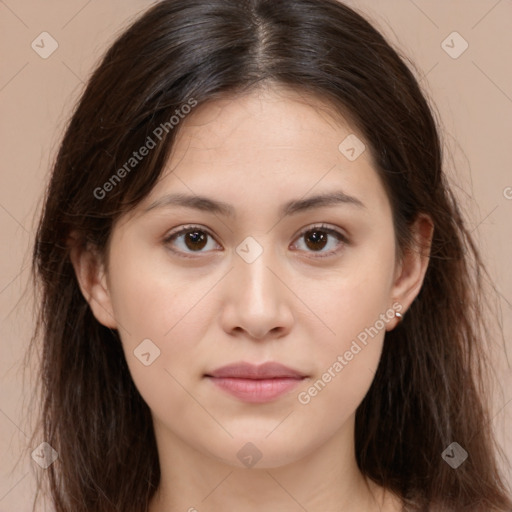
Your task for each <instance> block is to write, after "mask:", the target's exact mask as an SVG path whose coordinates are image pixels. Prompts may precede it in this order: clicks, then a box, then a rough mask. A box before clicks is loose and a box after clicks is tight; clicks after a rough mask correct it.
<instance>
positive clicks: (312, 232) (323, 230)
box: [299, 224, 348, 258]
mask: <svg viewBox="0 0 512 512" xmlns="http://www.w3.org/2000/svg"><path fill="white" fill-rule="evenodd" d="M332 236H334V237H336V238H337V239H338V243H335V244H331V245H334V249H331V250H330V251H323V252H322V249H323V248H324V247H326V246H327V245H328V244H329V238H332ZM302 239H305V240H306V244H305V245H306V247H307V248H308V249H311V250H312V251H309V252H315V253H321V255H320V256H315V257H318V258H325V257H327V256H332V255H333V254H336V253H337V252H338V251H339V250H340V248H339V246H342V245H344V244H348V239H347V237H346V236H345V235H344V234H343V233H341V232H339V231H337V230H335V229H332V228H329V227H328V226H326V225H324V224H321V225H319V226H313V227H311V228H308V229H306V230H304V231H302V233H301V234H300V235H299V240H302ZM307 252H308V251H307Z"/></svg>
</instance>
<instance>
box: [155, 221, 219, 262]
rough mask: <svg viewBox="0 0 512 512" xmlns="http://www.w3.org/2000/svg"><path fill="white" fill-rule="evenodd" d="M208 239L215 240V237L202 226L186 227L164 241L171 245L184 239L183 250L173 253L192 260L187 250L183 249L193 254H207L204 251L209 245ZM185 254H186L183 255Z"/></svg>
mask: <svg viewBox="0 0 512 512" xmlns="http://www.w3.org/2000/svg"><path fill="white" fill-rule="evenodd" d="M208 238H211V239H212V240H213V236H212V235H211V234H210V233H209V232H208V231H206V230H205V229H203V228H202V227H201V226H185V227H183V228H182V229H180V230H179V231H177V232H174V233H171V234H170V235H169V236H167V237H166V238H165V239H164V243H165V244H171V242H173V241H174V240H179V239H182V242H183V243H182V244H179V245H181V248H180V249H178V250H177V251H175V250H174V249H171V250H172V251H173V252H175V253H177V254H178V255H180V256H183V257H184V258H190V257H192V256H187V255H186V253H187V250H183V247H185V248H186V249H189V250H190V251H191V252H205V251H203V250H202V249H203V248H204V247H206V246H207V245H208ZM181 253H184V254H181Z"/></svg>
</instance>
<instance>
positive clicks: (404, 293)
mask: <svg viewBox="0 0 512 512" xmlns="http://www.w3.org/2000/svg"><path fill="white" fill-rule="evenodd" d="M411 231H412V235H413V242H412V247H410V248H407V249H405V252H404V255H403V258H402V260H401V261H400V262H399V263H398V265H397V269H396V272H395V278H394V283H393V288H392V290H391V297H392V298H393V300H394V301H395V302H398V303H399V304H401V306H402V309H401V310H400V313H401V314H402V315H404V314H405V312H406V311H407V309H409V307H410V305H411V304H412V302H413V301H414V299H415V298H416V297H417V295H418V294H419V293H420V290H421V287H422V285H423V280H424V278H425V273H426V271H427V267H428V263H429V261H430V248H431V244H432V236H433V234H434V223H433V221H432V219H431V218H430V217H429V216H428V215H426V214H420V215H418V217H417V219H416V220H415V222H414V224H413V225H412V226H411ZM398 322H399V320H398V319H396V321H394V322H389V323H388V326H387V329H386V330H392V329H393V328H394V327H396V325H397V324H398Z"/></svg>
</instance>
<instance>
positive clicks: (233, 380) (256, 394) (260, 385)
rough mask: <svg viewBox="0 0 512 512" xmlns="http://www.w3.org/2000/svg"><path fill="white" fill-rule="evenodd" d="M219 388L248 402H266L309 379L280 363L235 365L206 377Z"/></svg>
mask: <svg viewBox="0 0 512 512" xmlns="http://www.w3.org/2000/svg"><path fill="white" fill-rule="evenodd" d="M205 376H206V377H207V378H209V379H210V380H211V381H212V382H213V383H214V384H215V385H217V386H218V387H220V388H221V389H222V390H224V391H226V392H228V393H230V394H231V395H233V396H235V397H237V398H239V399H240V400H243V401H244V402H252V403H263V402H270V401H271V400H275V399H276V398H277V397H279V396H281V395H283V394H284V393H286V392H288V391H290V390H291V389H293V388H294V387H296V386H297V385H298V384H299V383H300V382H301V381H302V380H303V379H304V378H305V377H306V376H305V375H303V374H301V373H300V372H299V371H297V370H294V369H292V368H288V367H287V366H284V365H282V364H279V363H272V362H269V363H264V364H261V365H259V366H255V365H252V364H249V363H244V362H242V363H235V364H231V365H228V366H223V367H222V368H218V369H217V370H214V371H213V372H211V373H209V374H207V375H205Z"/></svg>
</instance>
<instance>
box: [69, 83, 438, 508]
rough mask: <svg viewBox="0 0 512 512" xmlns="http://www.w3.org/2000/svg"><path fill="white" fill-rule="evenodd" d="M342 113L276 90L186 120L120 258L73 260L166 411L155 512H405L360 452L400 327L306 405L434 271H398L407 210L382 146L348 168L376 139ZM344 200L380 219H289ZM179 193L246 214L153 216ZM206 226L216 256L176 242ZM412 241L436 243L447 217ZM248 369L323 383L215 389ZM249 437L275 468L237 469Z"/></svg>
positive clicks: (317, 213)
mask: <svg viewBox="0 0 512 512" xmlns="http://www.w3.org/2000/svg"><path fill="white" fill-rule="evenodd" d="M329 110H330V111H331V112H332V107H328V106H327V105H326V104H324V103H322V101H321V99H319V98H315V97H312V96H308V97H305V96H303V95H300V94H299V93H297V92H293V91H292V90H289V89H285V88H283V87H277V86H273V87H271V88H260V89H258V90H257V91H253V92H251V93H246V94H245V95H239V96H236V97H230V98H227V99H222V100H216V101H215V102H210V103H207V104H205V105H201V106H198V107H197V108H196V109H194V110H193V111H192V113H191V114H189V115H188V116H187V118H186V119H185V120H184V121H181V122H182V125H181V126H180V131H179V133H178V138H177V141H176V144H175V146H174V149H173V152H172V155H171V158H170V161H169V163H168V165H167V167H166V169H165V170H164V172H163V174H162V178H161V179H160V180H159V181H158V183H157V184H156V186H155V187H154V189H153V190H152V191H151V193H150V195H149V196H148V197H147V198H146V199H145V200H144V201H143V202H142V203H141V204H140V205H138V206H137V207H136V208H135V209H134V210H132V211H131V212H129V214H126V215H125V216H124V217H122V218H121V219H120V220H119V222H117V223H116V224H115V226H114V229H113V232H112V237H111V240H110V244H109V247H108V252H107V255H106V259H105V260H104V261H102V259H101V258H100V257H98V256H96V255H95V253H94V252H93V251H92V250H87V251H80V250H78V249H73V251H72V261H73V264H74V267H75V270H76V273H77V277H78V279H79V282H80V286H81V289H82V293H83V294H84V296H85V297H86V299H87V300H88V302H89V304H90V307H91V309H92V311H93V313H94V315H95V317H96V318H97V319H98V321H99V322H101V323H102V324H104V325H106V326H108V327H111V328H115V329H118V331H119V333H120V336H121V340H122V343H123V348H124V352H125V356H126V359H127V362H128V365H129V369H130V372H131V375H132V377H133V380H134V382H135V385H136V386H137V388H138V390H139V392H140V393H141V395H142V397H143V398H144V400H145V401H146V402H147V404H148V406H149V407H150V409H151V411H152V417H153V422H154V429H155V435H156V439H157V445H158V450H159V457H160V466H161V471H162V479H161V485H160V487H159V490H158V492H157V494H156V496H155V498H154V500H153V501H152V503H151V506H150V512H163V511H166V512H169V511H171V512H173V511H176V512H177V511H189V512H193V511H195V510H197V511H198V512H202V511H212V512H217V511H225V510H240V511H244V512H255V511H261V510H263V509H265V508H266V507H265V505H267V506H268V504H269V503H271V504H272V507H271V508H272V510H279V511H285V512H295V511H302V510H308V511H309V512H317V511H318V512H320V511H322V512H326V511H332V512H334V511H336V512H340V511H343V512H356V511H358V512H359V511H361V510H365V511H369V512H372V511H377V510H380V511H399V510H400V509H401V506H400V503H399V500H398V499H397V498H396V497H395V496H393V495H392V494H391V493H389V492H388V491H385V490H384V489H382V488H380V487H378V486H377V485H376V484H374V483H372V482H370V481H367V479H366V478H364V477H363V475H362V474H361V473H360V471H359V470H358V468H357V465H356V459H355V451H354V441H353V436H354V417H355V411H356V409H357V407H358V405H359V404H360V403H361V401H362V400H363V398H364V396H365V394H366V392H367V391H368V388H369V386H370V384H371V382H372V379H373V377H374V372H375V370H376V368H377V365H378V362H379V358H380V355H381V350H382V344H383V340H384V335H385V331H389V330H392V329H394V328H395V327H396V325H397V322H398V319H396V318H393V319H391V320H388V321H386V322H385V326H384V328H382V329H380V330H379V331H378V334H377V335H376V336H374V337H373V338H369V341H368V344H367V345H366V346H364V348H363V349H362V350H361V351H360V352H358V353H357V355H355V356H354V357H353V358H352V359H351V360H350V361H347V364H346V366H344V367H343V370H342V371H341V372H339V373H338V374H336V376H335V377H334V378H332V379H331V381H330V382H329V383H328V384H327V385H326V386H325V387H324V388H323V389H322V390H321V392H318V393H317V394H316V396H314V397H312V398H311V400H310V401H309V403H307V404H303V403H301V402H300V401H299V400H298V394H299V393H300V392H301V391H307V390H308V389H309V388H310V387H311V385H312V384H313V383H315V382H317V381H318V379H320V378H322V375H323V374H324V373H325V372H326V371H327V370H328V368H330V367H332V366H333V363H334V362H335V361H336V360H337V357H338V355H343V354H345V352H346V351H347V350H349V349H350V347H351V343H352V341H353V340H355V339H356V337H357V335H358V334H359V333H361V332H362V331H364V329H365V328H366V327H369V326H374V325H375V323H376V321H377V320H378V319H379V315H381V314H383V313H385V312H386V311H387V310H389V309H390V308H392V305H393V304H396V303H398V304H399V305H400V306H401V312H402V313H405V311H406V310H407V309H408V307H409V306H410V304H411V302H412V301H413V300H414V298H415V297H416V296H417V294H418V292H419V290H420V288H421V285H422V282H423V279H424V275H425V271H426V268H427V264H428V251H427V253H425V252H424V253H423V254H421V253H420V251H419V250H412V251H407V252H406V253H405V256H404V258H403V259H402V260H401V261H397V260H396V259H395V249H396V247H395V238H394V229H393V223H392V212H391V206H390V203H389V200H388V198H387V195H386V192H385V190H384V188H383V185H382V183H381V181H380V179H379V177H378V175H377V173H376V171H375V168H374V166H373V163H372V159H371V155H370V152H369V150H368V149H367V150H366V151H364V152H363V153H362V154H361V155H360V156H359V157H358V158H357V159H356V160H354V161H349V160H348V159H347V158H346V157H345V156H344V155H343V154H342V153H341V152H340V150H339V149H338V146H339V144H340V142H341V141H343V140H344V139H345V137H346V136H347V135H349V134H356V136H357V137H358V138H359V139H360V140H362V141H364V137H363V136H362V135H361V134H360V133H359V132H358V131H357V130H356V129H355V128H354V127H353V126H351V125H350V124H349V123H348V122H347V121H344V122H343V120H342V119H336V120H335V119H334V118H333V117H331V116H330V115H329V114H328V111H329ZM367 148H368V145H367ZM125 179H129V177H128V178H125ZM333 190H343V191H344V192H345V193H346V194H349V195H351V196H355V197H356V198H358V199H359V200H360V201H361V202H362V203H364V207H357V206H355V205H352V204H337V205H334V206H322V207H319V208H315V209H313V210H310V211H305V212H300V213H297V214H294V215H290V216H288V217H282V216H281V217H280V216H279V215H278V208H279V206H280V205H281V204H282V203H284V202H286V201H289V200H292V199H299V198H304V197H305V196H307V197H310V196H311V195H314V194H317V193H322V192H332V191H333ZM171 192H181V193H184V194H191V195H194V194H196V195H201V196H207V197H210V198H213V199H217V200H220V201H223V202H226V203H229V204H230V205H232V207H233V208H234V210H235V212H236V216H235V217H233V218H230V217H224V216H222V215H220V214H213V213H211V212H205V211H199V210H193V209H189V208H185V207H176V206H175V207H167V208H165V207H162V208H154V209H152V210H150V211H148V212H145V213H144V210H145V208H147V207H148V206H149V205H150V204H151V203H153V201H155V200H157V199H159V198H161V197H162V196H164V195H165V194H168V193H171ZM319 223H325V224H327V225H328V227H329V228H332V229H335V230H337V231H338V232H340V233H341V234H344V235H345V236H346V237H347V239H348V242H347V243H344V242H343V241H339V240H338V239H337V238H336V236H335V235H329V239H328V242H327V245H326V246H325V247H322V245H321V244H318V242H317V245H312V246H311V245H310V246H308V244H307V242H308V239H310V238H311V236H309V238H308V235H307V233H306V234H304V233H303V231H305V230H306V229H310V228H311V227H312V226H316V225H317V224H319ZM189 224H193V225H197V226H198V227H199V228H201V229H202V230H203V231H205V230H206V232H207V233H210V234H211V237H208V238H207V244H206V246H201V248H200V249H199V252H198V251H197V250H196V252H194V248H195V247H196V246H194V245H193V244H190V243H189V244H188V245H187V244H186V238H185V236H184V235H182V236H181V237H178V238H177V239H174V241H171V242H167V243H166V242H164V238H165V237H166V235H169V234H171V232H173V231H177V230H178V229H176V228H180V227H183V226H186V225H189ZM413 231H414V235H415V240H416V241H417V242H418V243H422V244H424V245H426V246H427V247H428V246H429V243H430V240H431V236H432V223H431V221H430V219H429V218H427V217H425V216H422V217H420V218H419V219H418V221H417V222H416V224H415V225H414V226H413ZM301 233H302V235H301ZM322 233H324V234H325V231H322ZM246 237H253V238H254V239H255V240H256V241H257V243H258V244H259V245H260V246H261V248H262V249H263V252H262V254H261V255H260V256H259V257H257V258H256V259H255V260H254V261H253V262H251V263H248V262H246V261H245V260H244V259H243V258H242V257H240V256H239V255H238V254H237V252H236V248H237V247H238V246H239V245H240V244H241V242H242V241H244V240H245V239H246ZM311 247H312V248H311ZM171 249H174V250H175V251H177V253H175V252H172V250H171ZM251 250H252V249H251ZM336 250H337V251H338V252H337V253H336V254H331V255H330V256H327V257H325V258H321V257H319V255H322V254H327V253H329V252H331V251H336ZM201 251H202V252H201ZM178 253H180V254H185V255H187V254H188V255H190V256H192V257H191V258H185V257H180V256H179V255H178ZM392 311H393V312H394V310H393V309H392ZM147 338H149V339H151V340H152V342H153V343H154V344H155V345H156V346H157V347H158V348H159V350H160V356H159V357H157V358H156V359H155V360H154V362H152V363H151V364H150V365H149V366H145V365H144V364H142V363H141V361H140V360H139V359H138V358H137V357H135V356H134V350H135V349H136V347H137V346H138V345H139V344H140V343H141V341H142V340H144V339H147ZM238 361H247V362H252V363H254V364H259V363H262V362H265V361H278V362H281V363H283V364H285V365H287V366H290V367H292V368H295V369H298V370H300V371H301V372H303V373H304V374H306V375H307V376H308V377H309V378H307V379H305V380H304V381H303V382H301V383H300V385H299V387H297V388H296V389H294V390H292V391H291V392H289V393H287V394H285V395H283V396H281V397H279V398H277V399H276V400H274V401H271V402H269V403H263V404H253V403H245V402H243V401H240V400H239V399H237V398H234V397H232V396H231V395H228V394H227V393H225V392H224V391H222V390H220V389H218V388H217V387H216V386H214V385H212V383H211V382H210V381H209V380H207V379H206V378H205V377H204V374H205V373H207V372H208V371H212V370H213V369H215V368H218V367H220V366H223V365H225V364H228V363H233V362H238ZM331 375H332V372H331ZM248 442H251V443H253V444H254V445H255V446H256V447H257V449H258V450H259V452H260V453H261V455H262V457H261V459H260V460H259V461H258V462H257V463H256V465H254V466H253V467H251V468H249V467H247V466H246V465H244V463H243V462H242V461H241V460H240V459H239V458H238V457H237V452H238V451H239V450H240V449H241V448H242V447H243V446H244V445H245V444H246V443H248Z"/></svg>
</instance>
